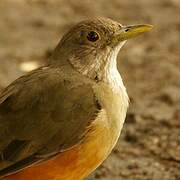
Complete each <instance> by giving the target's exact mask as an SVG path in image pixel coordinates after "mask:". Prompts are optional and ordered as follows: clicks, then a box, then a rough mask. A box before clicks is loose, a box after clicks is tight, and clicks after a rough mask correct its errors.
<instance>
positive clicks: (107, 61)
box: [53, 18, 152, 79]
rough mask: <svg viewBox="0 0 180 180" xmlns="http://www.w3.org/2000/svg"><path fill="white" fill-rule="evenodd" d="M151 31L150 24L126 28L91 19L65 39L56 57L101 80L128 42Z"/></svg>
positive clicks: (116, 23) (79, 25)
mask: <svg viewBox="0 0 180 180" xmlns="http://www.w3.org/2000/svg"><path fill="white" fill-rule="evenodd" d="M151 29H152V26H151V25H147V24H142V25H131V26H123V25H121V24H120V23H118V22H116V21H113V20H111V19H108V18H92V19H88V20H85V21H82V22H80V23H78V24H77V25H75V26H74V27H73V28H72V29H70V31H68V32H67V33H66V34H65V35H64V36H63V38H62V39H61V41H60V43H59V45H58V46H57V48H56V49H55V52H54V56H53V57H54V59H55V60H56V61H61V59H65V60H66V61H68V62H69V63H70V64H71V65H72V66H73V67H74V68H75V69H76V70H77V71H78V72H80V73H82V74H83V75H85V76H88V77H90V78H92V79H94V78H97V79H101V78H102V76H103V73H104V72H105V71H106V70H107V69H108V67H110V66H112V64H116V57H117V54H118V52H119V50H120V48H121V47H122V46H123V45H124V43H125V41H126V40H127V39H129V38H133V37H135V36H137V35H139V34H142V33H144V32H147V31H150V30H151Z"/></svg>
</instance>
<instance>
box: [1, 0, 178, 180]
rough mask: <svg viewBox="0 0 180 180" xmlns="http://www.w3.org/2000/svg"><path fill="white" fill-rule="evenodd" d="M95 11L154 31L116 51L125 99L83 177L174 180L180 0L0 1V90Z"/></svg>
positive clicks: (42, 58)
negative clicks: (106, 143)
mask: <svg viewBox="0 0 180 180" xmlns="http://www.w3.org/2000/svg"><path fill="white" fill-rule="evenodd" d="M96 15H97V16H106V17H110V18H112V19H114V20H117V21H119V22H121V23H122V24H124V25H128V24H137V23H149V24H153V25H154V29H153V31H151V32H150V33H147V34H145V35H142V36H140V37H138V38H136V39H132V40H129V41H128V42H127V43H126V45H125V47H124V48H123V49H122V50H121V52H120V53H119V57H118V64H119V71H120V72H121V75H122V77H123V79H124V83H125V85H126V87H127V90H128V93H129V96H130V100H131V104H130V108H129V111H128V115H127V118H126V123H125V126H124V129H123V132H122V135H121V137H120V139H119V142H118V144H117V146H116V147H115V148H114V150H113V152H112V154H111V155H110V156H109V158H108V159H107V160H106V161H105V162H104V164H103V165H102V166H101V167H100V168H99V169H97V171H96V172H95V173H93V174H92V175H91V176H90V177H89V180H95V179H98V180H122V179H123V180H180V0H149V1H148V0H134V1H131V0H95V1H93V0H83V1H82V0H0V89H2V88H4V87H5V86H7V85H8V84H9V83H10V82H12V81H13V80H14V79H16V78H17V77H19V76H20V75H22V74H24V73H26V72H27V71H30V70H32V69H34V68H36V67H38V66H41V65H43V64H44V63H46V61H47V60H48V57H49V56H50V55H51V52H52V50H53V49H54V47H55V46H56V44H57V43H58V41H59V39H60V38H61V37H62V35H63V33H64V32H65V31H66V30H67V29H69V28H70V27H71V26H72V25H74V24H75V23H77V22H79V21H80V20H82V19H84V18H87V17H89V16H96Z"/></svg>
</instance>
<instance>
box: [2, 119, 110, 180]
mask: <svg viewBox="0 0 180 180" xmlns="http://www.w3.org/2000/svg"><path fill="white" fill-rule="evenodd" d="M101 123H102V122H101ZM93 129H94V130H93V131H92V132H90V133H89V134H88V135H87V137H86V138H85V139H84V141H83V142H82V143H81V144H79V145H77V146H75V147H73V148H72V149H70V150H67V151H65V152H62V153H60V154H59V155H57V156H56V157H55V158H53V159H50V160H47V161H45V162H42V163H40V164H37V165H34V166H32V167H28V168H26V169H24V170H22V171H20V172H18V173H16V174H12V175H10V176H7V177H5V180H32V179H33V180H81V179H83V178H85V177H86V176H88V175H89V174H90V173H91V172H92V171H93V170H95V169H96V168H97V167H98V166H99V165H100V164H101V163H102V161H103V160H104V159H105V158H106V157H107V155H108V154H109V153H110V151H111V149H112V144H111V140H110V139H111V138H112V137H111V135H110V134H109V133H108V130H107V127H103V125H102V124H99V123H97V124H94V127H93ZM109 140H110V141H109Z"/></svg>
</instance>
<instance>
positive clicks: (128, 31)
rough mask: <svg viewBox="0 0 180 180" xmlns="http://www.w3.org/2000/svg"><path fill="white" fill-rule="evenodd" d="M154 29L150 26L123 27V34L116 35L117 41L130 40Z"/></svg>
mask: <svg viewBox="0 0 180 180" xmlns="http://www.w3.org/2000/svg"><path fill="white" fill-rule="evenodd" d="M152 28H153V26H152V25H149V24H140V25H131V26H123V27H122V28H121V32H120V33H119V34H117V35H116V39H117V40H118V41H124V40H127V39H130V38H133V37H136V36H138V35H140V34H142V33H145V32H148V31H150V30H151V29H152Z"/></svg>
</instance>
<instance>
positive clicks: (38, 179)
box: [0, 17, 152, 180]
mask: <svg viewBox="0 0 180 180" xmlns="http://www.w3.org/2000/svg"><path fill="white" fill-rule="evenodd" d="M151 29H152V25H149V24H139V25H128V26H123V25H122V24H120V23H119V22H116V21H114V20H111V19H109V18H105V17H91V18H89V19H86V20H83V21H81V22H79V23H78V24H76V25H75V26H73V27H72V28H71V29H70V30H69V31H68V32H67V33H65V35H64V36H63V37H62V39H61V40H60V42H59V43H58V45H57V47H56V48H55V50H54V51H53V52H52V55H51V57H50V58H49V62H48V63H47V64H46V65H43V66H41V67H39V68H37V69H35V70H32V71H30V72H28V73H27V74H25V75H23V76H21V77H19V78H18V79H16V80H15V81H14V82H12V83H11V84H10V85H9V86H7V87H6V88H5V89H4V90H3V91H2V92H1V94H0V179H2V180H3V179H4V180H24V179H26V180H32V179H33V180H42V179H43V180H82V179H84V178H86V177H87V176H89V174H90V173H92V172H93V171H94V170H95V169H96V168H97V167H98V166H100V164H101V163H102V162H103V161H104V160H105V159H106V158H107V156H108V155H109V154H110V153H111V151H112V149H113V148H114V146H115V144H116V143H117V140H118V138H119V136H120V133H121V130H122V127H123V124H124V121H125V117H126V113H127V109H128V105H129V98H128V95H127V91H126V88H125V86H124V84H123V81H122V78H121V75H120V73H119V71H118V69H117V55H118V53H119V50H120V49H121V47H122V46H123V45H124V44H125V42H126V41H127V40H128V39H130V38H133V37H136V36H138V35H140V34H142V33H145V32H148V31H150V30H151Z"/></svg>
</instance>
